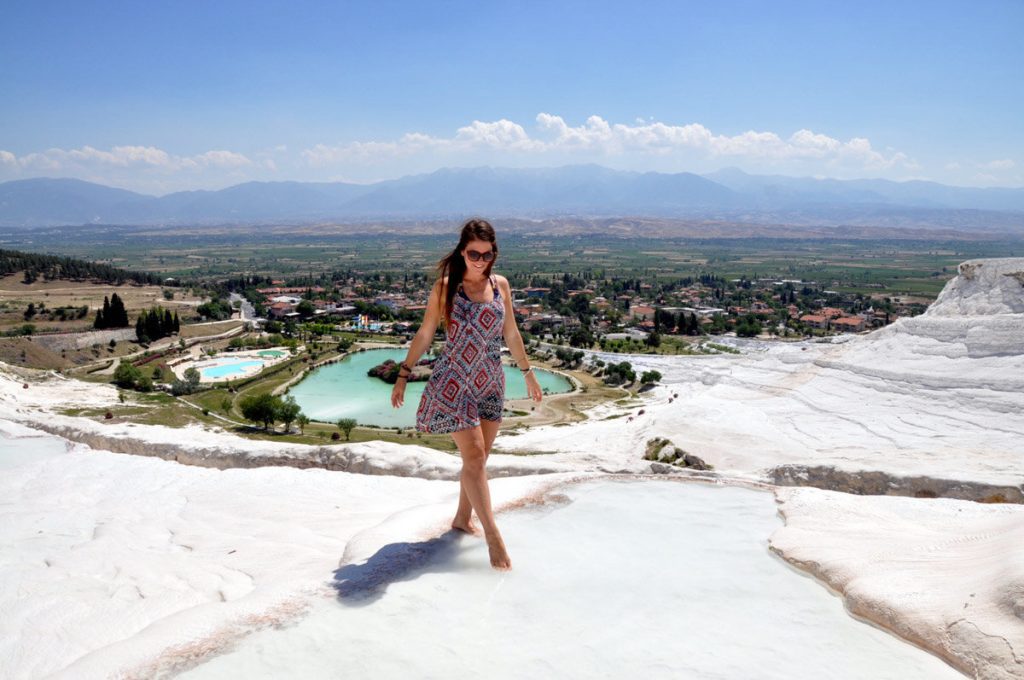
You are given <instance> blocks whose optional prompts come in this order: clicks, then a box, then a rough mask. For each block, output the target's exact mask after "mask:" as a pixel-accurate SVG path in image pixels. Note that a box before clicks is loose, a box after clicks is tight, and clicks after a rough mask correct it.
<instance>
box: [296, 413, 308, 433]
mask: <svg viewBox="0 0 1024 680" xmlns="http://www.w3.org/2000/svg"><path fill="white" fill-rule="evenodd" d="M295 422H296V423H297V424H298V426H299V432H300V433H301V434H306V425H309V416H307V415H306V414H305V413H303V412H302V411H299V415H297V416H295Z"/></svg>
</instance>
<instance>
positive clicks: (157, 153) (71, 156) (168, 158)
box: [0, 146, 252, 172]
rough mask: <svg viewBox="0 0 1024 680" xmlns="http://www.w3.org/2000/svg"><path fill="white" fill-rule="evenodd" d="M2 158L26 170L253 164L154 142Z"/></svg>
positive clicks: (229, 153)
mask: <svg viewBox="0 0 1024 680" xmlns="http://www.w3.org/2000/svg"><path fill="white" fill-rule="evenodd" d="M0 162H2V163H3V164H4V165H15V166H17V167H18V168H20V169H22V170H26V171H35V172H38V171H45V172H55V171H73V170H75V169H83V168H101V167H110V168H149V169H162V170H168V171H175V170H182V169H197V168H207V167H216V168H237V167H242V166H246V165H250V164H251V163H252V161H250V160H249V159H248V158H247V157H245V156H244V155H243V154H240V153H235V152H234V151H225V150H213V151H207V152H205V153H201V154H197V155H195V156H174V155H171V154H169V153H167V152H166V151H164V150H163V149H158V148H156V147H153V146H115V147H113V148H111V149H110V150H109V151H103V150H101V149H95V148H93V147H91V146H83V147H81V148H79V149H47V150H46V151H42V152H37V153H30V154H26V155H24V156H14V154H11V153H10V152H7V151H3V152H0Z"/></svg>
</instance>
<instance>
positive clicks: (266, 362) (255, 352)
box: [170, 347, 292, 384]
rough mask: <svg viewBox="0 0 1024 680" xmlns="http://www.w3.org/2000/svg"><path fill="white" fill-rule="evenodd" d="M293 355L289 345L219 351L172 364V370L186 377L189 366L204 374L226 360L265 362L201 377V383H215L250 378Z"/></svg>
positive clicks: (183, 377) (179, 376)
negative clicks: (209, 376) (272, 354)
mask: <svg viewBox="0 0 1024 680" xmlns="http://www.w3.org/2000/svg"><path fill="white" fill-rule="evenodd" d="M271 351H273V352H282V354H281V356H278V357H269V356H260V352H271ZM291 356H292V354H291V350H289V349H288V348H287V347H268V348H266V349H251V350H242V351H238V352H219V353H217V354H216V355H214V356H210V357H206V358H204V359H196V358H192V359H187V360H185V361H182V362H181V363H178V364H175V365H174V366H171V367H170V368H171V370H172V371H173V372H174V375H175V376H177V377H178V378H179V379H182V380H184V379H185V371H186V370H187V369H189V368H196V369H198V370H199V372H200V374H202V369H204V368H209V367H211V366H219V365H221V364H223V363H224V362H225V361H226V360H249V361H253V360H256V361H261V362H263V363H262V364H261V365H259V366H247V367H245V368H243V369H242V370H240V371H238V372H236V373H232V374H231V375H230V376H219V377H216V378H207V377H206V376H205V375H204V376H203V377H202V378H201V379H200V381H199V382H200V384H215V383H218V382H224V381H226V380H238V379H240V378H250V377H252V376H254V375H256V374H258V373H259V372H260V371H262V370H263V369H265V368H268V367H270V366H273V365H275V364H279V363H281V362H282V361H285V360H287V359H289V358H290V357H291Z"/></svg>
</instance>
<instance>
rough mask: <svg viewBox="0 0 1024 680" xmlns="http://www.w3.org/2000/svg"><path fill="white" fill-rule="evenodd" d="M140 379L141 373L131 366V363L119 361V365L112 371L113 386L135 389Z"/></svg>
mask: <svg viewBox="0 0 1024 680" xmlns="http://www.w3.org/2000/svg"><path fill="white" fill-rule="evenodd" d="M141 377H142V372H141V371H140V370H139V369H138V368H136V367H135V366H134V365H132V362H130V361H126V360H124V359H122V360H121V363H119V364H118V365H117V368H116V369H114V384H115V385H118V386H119V387H126V388H132V387H135V385H136V383H138V381H139V379H140V378H141Z"/></svg>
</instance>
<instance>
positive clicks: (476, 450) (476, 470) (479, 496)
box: [452, 427, 512, 569]
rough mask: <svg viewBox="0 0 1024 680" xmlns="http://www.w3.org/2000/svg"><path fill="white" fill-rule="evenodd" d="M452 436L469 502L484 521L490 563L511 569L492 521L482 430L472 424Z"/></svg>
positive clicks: (510, 562) (510, 561) (482, 522)
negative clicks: (459, 459) (457, 448)
mask: <svg viewBox="0 0 1024 680" xmlns="http://www.w3.org/2000/svg"><path fill="white" fill-rule="evenodd" d="M452 439H454V440H455V444H456V446H458V447H459V453H461V454H462V475H461V481H462V486H463V488H465V490H466V495H467V496H468V497H469V503H470V505H471V506H472V507H473V509H474V510H476V516H477V517H479V518H480V524H482V525H483V528H484V537H485V538H486V539H487V549H488V551H489V552H490V556H491V566H492V567H494V568H495V569H510V568H511V567H512V560H511V559H510V558H509V556H508V551H507V550H505V542H504V541H503V540H502V539H501V532H499V531H498V525H497V524H496V523H495V522H494V512H493V511H492V510H491V492H490V489H489V488H488V486H487V469H486V467H485V465H484V462H485V460H486V457H487V450H486V449H485V445H484V435H483V430H482V429H481V428H480V427H474V428H471V429H468V430H460V431H458V432H453V433H452Z"/></svg>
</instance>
